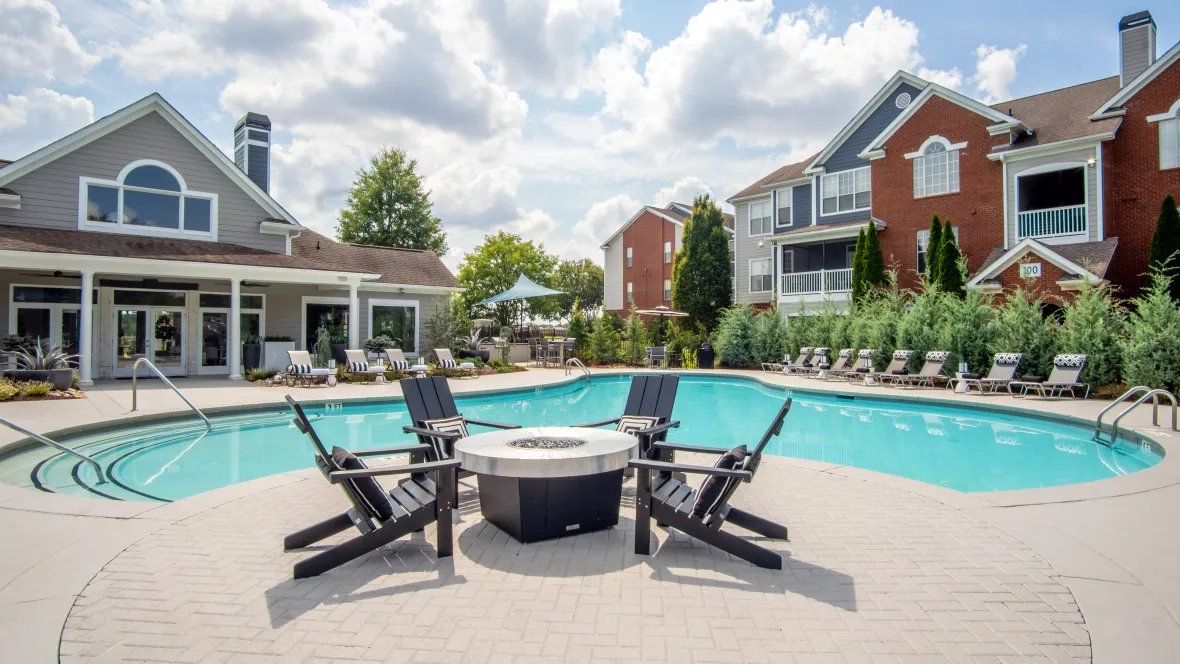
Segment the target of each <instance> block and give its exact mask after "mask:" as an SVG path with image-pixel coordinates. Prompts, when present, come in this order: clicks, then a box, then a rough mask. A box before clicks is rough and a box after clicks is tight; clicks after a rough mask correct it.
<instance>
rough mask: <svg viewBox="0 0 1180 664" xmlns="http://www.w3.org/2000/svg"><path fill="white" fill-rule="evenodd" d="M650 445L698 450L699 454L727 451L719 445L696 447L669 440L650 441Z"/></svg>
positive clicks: (691, 450) (723, 452)
mask: <svg viewBox="0 0 1180 664" xmlns="http://www.w3.org/2000/svg"><path fill="white" fill-rule="evenodd" d="M651 446H652V447H658V448H660V449H664V450H673V451H676V452H700V453H701V454H716V455H717V456H721V455H722V454H725V453H726V452H728V451H729V450H726V449H722V448H720V447H697V446H695V445H679V444H677V443H669V442H659V443H652V444H651Z"/></svg>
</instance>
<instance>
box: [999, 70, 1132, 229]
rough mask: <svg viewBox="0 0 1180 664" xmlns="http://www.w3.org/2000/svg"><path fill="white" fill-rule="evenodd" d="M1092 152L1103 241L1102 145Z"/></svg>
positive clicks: (1098, 222) (1088, 190) (1095, 147)
mask: <svg viewBox="0 0 1180 664" xmlns="http://www.w3.org/2000/svg"><path fill="white" fill-rule="evenodd" d="M1120 50H1121V49H1120ZM1094 152H1096V153H1097V156H1096V162H1095V170H1096V171H1097V172H1098V179H1097V180H1096V181H1095V182H1094V184H1095V186H1096V187H1097V189H1098V200H1097V201H1095V202H1096V204H1097V207H1098V210H1097V211H1096V212H1095V214H1096V215H1097V217H1098V218H1097V219H1096V220H1095V223H1097V224H1098V239H1099V240H1105V239H1106V217H1105V215H1104V214H1103V201H1105V200H1106V192H1104V191H1103V190H1102V144H1101V143H1099V144H1098V145H1095V146H1094ZM1087 184H1089V183H1087ZM1089 196H1090V189H1089V187H1086V197H1087V198H1089ZM1005 200H1007V199H1005ZM1087 230H1088V229H1087Z"/></svg>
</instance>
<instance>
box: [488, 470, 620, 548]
mask: <svg viewBox="0 0 1180 664" xmlns="http://www.w3.org/2000/svg"><path fill="white" fill-rule="evenodd" d="M478 477H479V509H480V512H482V513H483V518H485V519H487V520H488V521H489V522H491V523H493V524H495V525H496V526H497V527H498V528H500V530H503V531H504V532H506V533H508V534H509V535H512V536H513V537H515V538H516V539H517V540H518V541H520V542H524V543H525V544H528V543H530V542H539V541H541V540H547V539H553V538H555V537H564V536H566V535H577V534H579V533H588V532H592V531H595V530H603V529H604V528H610V527H612V526H615V525H618V523H619V501H620V500H621V499H622V494H623V471H622V470H614V471H611V472H609V473H599V474H597V475H578V476H575V477H545V478H534V477H500V476H498V475H479V476H478Z"/></svg>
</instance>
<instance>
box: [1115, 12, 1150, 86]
mask: <svg viewBox="0 0 1180 664" xmlns="http://www.w3.org/2000/svg"><path fill="white" fill-rule="evenodd" d="M1154 62H1155V19H1153V18H1152V17H1151V12H1149V11H1147V10H1144V11H1141V12H1135V13H1134V14H1129V15H1127V16H1124V17H1123V18H1122V20H1120V21H1119V86H1120V87H1126V86H1127V84H1128V83H1130V82H1131V81H1133V80H1135V77H1136V76H1138V75H1139V74H1142V73H1143V70H1144V69H1147V68H1148V67H1150V66H1151V65H1152V63H1154Z"/></svg>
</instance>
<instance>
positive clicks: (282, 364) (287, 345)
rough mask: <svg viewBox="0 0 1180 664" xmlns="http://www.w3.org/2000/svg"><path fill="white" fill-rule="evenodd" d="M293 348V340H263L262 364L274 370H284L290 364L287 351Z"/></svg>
mask: <svg viewBox="0 0 1180 664" xmlns="http://www.w3.org/2000/svg"><path fill="white" fill-rule="evenodd" d="M289 350H295V342H294V341H265V342H263V344H262V366H263V367H265V368H267V369H274V370H275V371H286V369H287V367H288V366H289V365H290V364H291V358H290V356H288V355H287V351H289Z"/></svg>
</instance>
